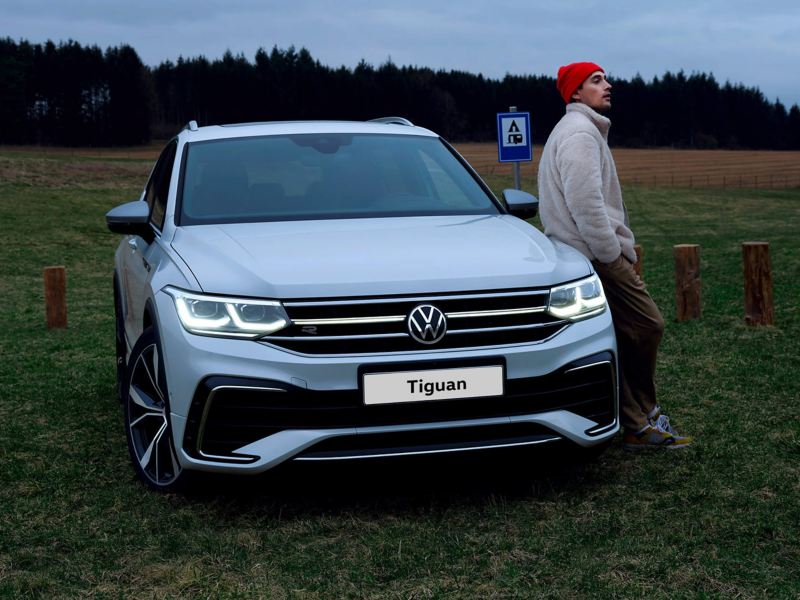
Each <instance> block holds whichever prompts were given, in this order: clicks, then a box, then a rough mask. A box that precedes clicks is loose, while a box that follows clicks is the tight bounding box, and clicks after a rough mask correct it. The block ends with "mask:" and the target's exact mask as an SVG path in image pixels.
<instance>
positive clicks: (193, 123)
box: [181, 119, 197, 131]
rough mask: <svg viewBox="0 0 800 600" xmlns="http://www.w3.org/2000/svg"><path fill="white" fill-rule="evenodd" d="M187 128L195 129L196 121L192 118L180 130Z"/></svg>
mask: <svg viewBox="0 0 800 600" xmlns="http://www.w3.org/2000/svg"><path fill="white" fill-rule="evenodd" d="M187 129H188V130H189V131H197V121H195V120H194V119H192V120H191V121H189V122H188V123H187V124H186V125H184V126H183V129H181V131H186V130H187Z"/></svg>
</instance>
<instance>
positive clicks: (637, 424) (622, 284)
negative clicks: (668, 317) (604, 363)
mask: <svg viewBox="0 0 800 600" xmlns="http://www.w3.org/2000/svg"><path fill="white" fill-rule="evenodd" d="M592 264H593V265H594V268H595V271H597V274H598V275H599V276H600V280H601V281H602V282H603V290H604V291H605V294H606V300H608V305H609V307H610V308H611V317H612V319H613V320H614V331H615V332H616V335H617V352H618V360H619V375H620V381H619V392H620V421H621V423H622V426H623V427H624V428H625V429H629V430H633V431H639V430H641V429H643V428H644V427H645V426H646V425H647V416H648V415H650V414H652V412H653V410H654V409H655V407H656V405H657V402H656V385H655V372H656V356H657V355H658V345H659V343H660V342H661V337H662V335H663V333H664V318H663V317H662V316H661V312H660V311H659V310H658V307H657V306H656V303H655V302H653V299H652V298H651V297H650V294H649V293H648V292H647V289H646V288H645V285H644V282H643V281H642V280H641V278H640V277H639V276H638V275H637V274H636V272H635V271H634V270H633V265H632V264H631V263H630V262H628V260H627V259H626V258H624V257H622V256H620V257H619V258H618V259H617V260H615V261H614V262H612V263H608V264H605V263H600V262H597V261H593V262H592Z"/></svg>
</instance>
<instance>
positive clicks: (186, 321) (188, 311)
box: [164, 287, 290, 338]
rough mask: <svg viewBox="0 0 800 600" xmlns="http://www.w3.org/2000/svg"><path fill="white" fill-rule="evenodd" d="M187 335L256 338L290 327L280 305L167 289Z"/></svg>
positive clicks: (265, 301) (277, 303)
mask: <svg viewBox="0 0 800 600" xmlns="http://www.w3.org/2000/svg"><path fill="white" fill-rule="evenodd" d="M164 291H165V292H167V293H168V294H169V295H170V296H172V298H173V300H175V309H176V310H177V311H178V317H179V318H180V320H181V324H182V325H183V326H184V328H185V329H186V331H189V332H191V333H196V334H199V335H215V336H224V337H242V338H257V337H261V336H263V335H269V334H270V333H274V332H276V331H278V330H280V329H283V328H284V327H286V326H287V325H289V324H290V320H289V316H288V315H287V314H286V311H285V310H284V308H283V306H281V303H280V302H276V301H275V300H251V299H246V298H226V297H224V296H206V295H205V294H194V293H190V292H184V291H183V290H179V289H176V288H172V287H168V288H166V289H165V290H164Z"/></svg>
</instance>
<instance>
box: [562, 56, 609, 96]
mask: <svg viewBox="0 0 800 600" xmlns="http://www.w3.org/2000/svg"><path fill="white" fill-rule="evenodd" d="M595 71H601V72H603V73H605V71H603V69H602V67H600V65H596V64H594V63H593V62H576V63H572V64H571V65H566V66H563V67H561V68H560V69H559V70H558V80H557V81H556V87H557V88H558V92H559V93H560V94H561V97H562V98H563V99H564V102H566V103H567V104H569V101H570V99H571V98H572V94H574V93H575V90H577V89H578V88H579V87H581V84H582V83H583V82H584V81H586V78H587V77H588V76H589V75H591V74H592V73H594V72H595Z"/></svg>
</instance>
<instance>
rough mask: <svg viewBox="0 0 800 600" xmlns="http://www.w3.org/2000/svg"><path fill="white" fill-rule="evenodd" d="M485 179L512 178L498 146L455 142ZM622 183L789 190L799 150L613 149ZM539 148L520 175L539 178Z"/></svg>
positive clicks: (797, 179) (796, 178)
mask: <svg viewBox="0 0 800 600" xmlns="http://www.w3.org/2000/svg"><path fill="white" fill-rule="evenodd" d="M456 148H457V149H458V151H459V152H460V153H461V154H462V155H463V156H464V158H466V159H467V160H468V161H469V162H470V164H472V166H473V167H475V170H476V171H478V173H480V174H481V175H508V174H510V173H511V172H512V170H511V169H512V166H511V164H510V163H498V162H497V144H493V143H492V144H457V145H456ZM613 153H614V161H615V162H616V164H617V171H618V173H619V178H620V180H621V181H622V183H623V184H628V185H630V184H634V185H647V186H650V187H736V188H791V187H797V186H800V152H776V151H769V150H676V149H672V148H664V149H639V148H614V149H613ZM541 155H542V148H541V146H537V147H535V148H534V149H533V162H531V163H522V167H521V169H522V175H523V177H525V178H531V177H532V178H534V179H535V178H536V173H537V172H538V169H539V158H540V157H541Z"/></svg>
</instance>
